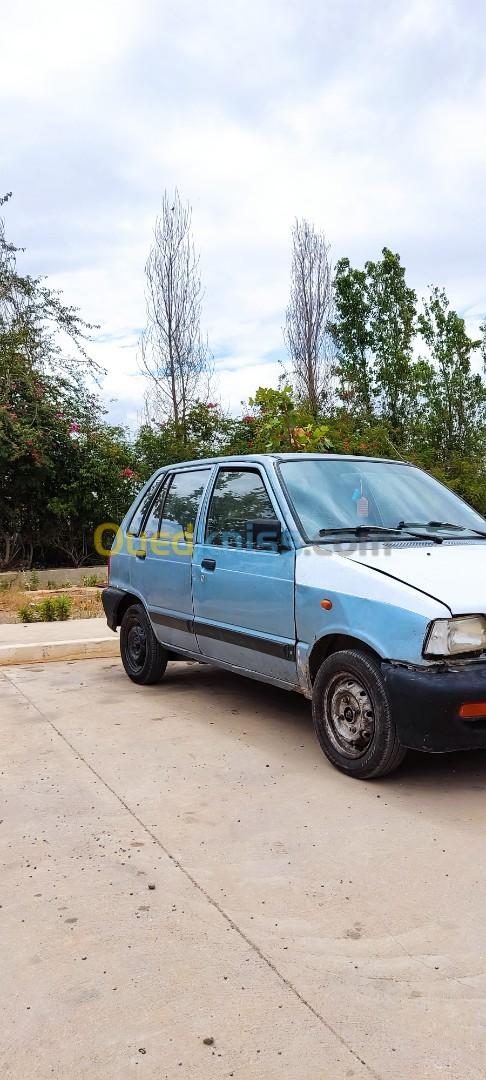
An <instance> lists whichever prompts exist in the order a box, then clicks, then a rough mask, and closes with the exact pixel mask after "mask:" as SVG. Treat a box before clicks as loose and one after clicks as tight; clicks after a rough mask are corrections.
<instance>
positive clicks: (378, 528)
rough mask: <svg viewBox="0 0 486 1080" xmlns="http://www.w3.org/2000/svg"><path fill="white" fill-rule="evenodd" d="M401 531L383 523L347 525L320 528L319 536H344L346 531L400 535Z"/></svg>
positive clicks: (361, 533) (367, 534) (366, 534)
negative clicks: (334, 527) (335, 527)
mask: <svg viewBox="0 0 486 1080" xmlns="http://www.w3.org/2000/svg"><path fill="white" fill-rule="evenodd" d="M400 532H401V530H400V529H386V528H385V527H384V526H382V525H346V527H345V528H343V529H319V536H341V535H343V536H344V535H345V534H346V533H348V535H349V534H350V535H351V536H369V535H370V534H373V533H374V534H376V533H378V534H379V535H381V533H387V534H388V535H389V534H390V533H391V534H392V535H395V536H399V535H400Z"/></svg>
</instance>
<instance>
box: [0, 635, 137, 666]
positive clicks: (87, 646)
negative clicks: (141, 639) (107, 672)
mask: <svg viewBox="0 0 486 1080" xmlns="http://www.w3.org/2000/svg"><path fill="white" fill-rule="evenodd" d="M119 655H120V647H119V640H118V636H116V637H115V635H114V634H113V635H112V636H111V637H103V638H79V639H77V640H74V641H49V642H44V643H42V642H36V643H35V644H34V643H28V642H26V643H25V645H24V644H19V645H0V667H8V666H11V665H13V664H43V663H45V662H46V661H49V660H94V659H96V657H110V656H119Z"/></svg>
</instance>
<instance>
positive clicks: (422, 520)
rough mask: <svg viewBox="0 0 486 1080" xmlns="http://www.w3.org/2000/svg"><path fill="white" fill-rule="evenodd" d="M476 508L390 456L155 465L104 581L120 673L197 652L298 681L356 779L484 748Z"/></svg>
mask: <svg viewBox="0 0 486 1080" xmlns="http://www.w3.org/2000/svg"><path fill="white" fill-rule="evenodd" d="M485 571H486V521H485V520H484V519H483V518H482V517H481V516H480V515H479V514H477V513H476V512H475V511H474V510H472V509H471V507H469V506H468V505H467V504H466V503H464V502H463V501H462V500H461V499H459V498H458V497H457V496H456V495H454V494H453V492H451V491H450V490H449V489H448V488H445V487H444V486H443V485H442V484H440V483H438V481H437V480H434V479H433V478H432V477H430V476H428V475H427V474H426V473H424V472H422V471H421V470H420V469H418V468H415V466H413V465H409V464H406V463H405V462H401V461H385V460H381V459H377V458H364V457H362V458H359V457H340V456H337V455H333V454H325V455H324V454H268V455H266V454H265V455H255V456H254V457H253V456H252V457H249V456H245V457H230V458H218V459H212V460H203V461H192V462H186V463H183V464H178V465H174V466H168V467H164V468H163V469H160V470H159V471H158V472H156V473H155V475H154V476H153V477H152V478H151V479H150V480H149V481H148V483H147V484H146V485H145V487H144V488H143V489H142V491H141V492H140V494H139V495H138V496H137V498H136V500H135V502H134V504H133V506H132V507H131V508H130V510H129V512H128V513H127V515H126V517H125V519H124V520H123V522H122V524H121V526H120V529H119V531H118V534H117V536H116V538H115V542H114V547H113V550H112V555H111V560H110V573H109V585H108V588H106V589H105V590H104V592H103V604H104V609H105V613H106V616H107V621H108V625H109V626H110V627H111V629H112V630H116V628H117V627H118V626H119V627H120V649H121V656H122V660H123V664H124V667H125V670H126V672H127V674H128V675H129V676H130V678H131V679H133V681H134V682H136V683H142V684H145V685H146V684H149V683H156V682H158V681H159V679H161V678H162V676H163V674H164V671H165V668H166V665H167V662H168V661H172V660H184V659H192V660H199V661H200V662H202V663H209V664H215V665H219V666H220V667H222V668H226V669H228V670H230V671H235V672H238V673H239V674H243V675H248V676H250V677H251V678H254V679H262V680H264V681H265V682H269V683H272V684H274V685H275V686H279V687H282V688H284V689H286V690H297V691H299V692H300V693H302V694H304V695H305V696H306V697H308V698H310V699H311V700H312V713H313V719H314V726H315V731H316V734H317V738H318V740H319V743H320V745H321V747H322V749H323V751H324V753H325V754H326V755H327V757H328V758H329V760H330V761H331V762H332V764H333V765H335V766H336V767H337V768H338V769H341V770H342V771H343V772H346V773H348V774H349V775H351V776H355V777H361V778H370V777H377V776H383V775H384V774H386V773H389V772H391V771H392V770H393V769H395V768H396V767H397V766H398V765H399V764H400V762H401V761H402V759H403V757H404V755H405V753H406V750H407V748H409V747H411V748H414V749H416V750H425V751H429V752H441V751H446V750H458V749H472V748H485V747H486V580H485Z"/></svg>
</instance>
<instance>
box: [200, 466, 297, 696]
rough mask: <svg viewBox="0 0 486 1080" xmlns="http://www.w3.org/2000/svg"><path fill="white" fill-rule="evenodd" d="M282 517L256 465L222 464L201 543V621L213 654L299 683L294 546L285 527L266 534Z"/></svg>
mask: <svg viewBox="0 0 486 1080" xmlns="http://www.w3.org/2000/svg"><path fill="white" fill-rule="evenodd" d="M276 518H280V511H279V509H278V506H277V504H276V501H275V499H274V496H273V493H271V492H270V489H269V487H268V486H267V483H266V482H265V480H264V477H263V475H262V473H261V472H260V470H259V469H258V468H257V467H256V466H253V467H251V468H250V467H248V468H245V467H243V468H242V467H241V466H234V467H229V466H225V465H222V466H221V467H220V468H219V469H218V473H217V475H216V478H215V483H214V487H213V490H212V493H211V498H210V500H209V506H208V510H207V515H206V521H205V528H204V533H203V535H202V537H201V542H200V543H197V544H196V545H195V547H194V556H193V570H192V576H193V597H194V617H195V629H196V637H197V641H198V645H199V648H200V650H201V652H202V653H203V654H204V655H205V656H206V657H208V658H210V659H215V660H221V661H224V662H225V663H227V664H231V665H233V666H235V667H239V668H243V669H245V670H248V671H250V672H258V673H260V674H262V675H265V676H267V677H268V678H270V679H272V680H279V681H282V682H284V683H287V684H290V685H295V684H296V682H297V676H296V659H295V615H294V573H295V550H294V548H293V545H292V541H291V539H290V536H289V534H288V533H287V532H286V530H284V532H283V537H282V539H283V543H281V544H275V543H272V542H271V541H270V542H268V541H267V539H266V537H265V522H266V521H268V523H269V526H270V523H271V522H272V521H273V522H275V519H276ZM250 522H253V523H255V522H258V527H259V530H260V532H259V536H256V535H255V533H254V530H253V529H252V528H251V527H249V523H250Z"/></svg>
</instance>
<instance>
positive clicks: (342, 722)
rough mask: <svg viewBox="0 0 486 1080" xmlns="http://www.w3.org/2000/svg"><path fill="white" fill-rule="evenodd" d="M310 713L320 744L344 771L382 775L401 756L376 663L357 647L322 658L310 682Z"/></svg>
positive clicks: (364, 775) (360, 775)
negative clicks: (311, 689)
mask: <svg viewBox="0 0 486 1080" xmlns="http://www.w3.org/2000/svg"><path fill="white" fill-rule="evenodd" d="M312 718H313V721H314V728H315V732H316V735H317V738H318V740H319V743H320V746H321V749H322V750H323V751H324V753H325V755H326V757H327V758H329V761H330V762H331V763H332V764H333V765H335V766H336V768H337V769H340V770H341V772H345V773H347V774H348V776H354V777H356V778H357V779H361V780H371V779H373V778H375V777H378V776H386V774H387V773H391V772H393V771H394V769H396V768H398V766H399V765H400V764H401V762H402V761H403V759H404V757H405V754H406V749H405V748H404V747H403V746H401V744H400V743H399V741H398V736H397V731H396V727H395V724H394V721H393V717H392V713H391V707H390V702H389V700H388V695H387V692H386V686H385V681H384V679H383V675H382V673H381V669H380V666H379V664H378V663H377V661H376V660H375V659H374V658H373V657H372V656H370V655H368V654H367V653H364V652H360V651H359V650H358V649H343V650H342V651H341V652H336V653H333V654H332V655H331V656H328V658H327V660H324V661H323V663H322V664H321V666H320V668H319V671H318V673H317V677H316V680H315V683H314V690H313V695H312Z"/></svg>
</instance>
